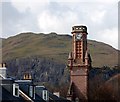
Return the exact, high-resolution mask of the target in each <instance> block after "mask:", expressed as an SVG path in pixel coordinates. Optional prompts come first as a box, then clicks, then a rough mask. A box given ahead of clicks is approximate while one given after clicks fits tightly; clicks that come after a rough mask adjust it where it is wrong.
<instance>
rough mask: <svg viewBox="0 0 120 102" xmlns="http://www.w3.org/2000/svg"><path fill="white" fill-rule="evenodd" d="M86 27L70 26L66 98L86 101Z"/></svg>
mask: <svg viewBox="0 0 120 102" xmlns="http://www.w3.org/2000/svg"><path fill="white" fill-rule="evenodd" d="M87 34H88V33H87V27H86V26H73V27H72V35H73V36H72V52H71V53H69V57H68V67H69V69H70V87H69V90H68V94H67V98H68V99H69V100H72V101H80V102H81V101H82V102H86V101H88V73H89V69H90V67H91V58H90V54H89V53H88V50H87Z"/></svg>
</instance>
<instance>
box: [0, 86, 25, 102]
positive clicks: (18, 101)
mask: <svg viewBox="0 0 120 102" xmlns="http://www.w3.org/2000/svg"><path fill="white" fill-rule="evenodd" d="M0 100H2V102H8V101H9V102H24V99H23V98H22V97H15V96H13V95H12V94H11V93H10V92H9V91H8V90H6V89H5V88H4V87H2V86H1V85H0Z"/></svg>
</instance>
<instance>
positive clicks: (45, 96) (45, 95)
mask: <svg viewBox="0 0 120 102" xmlns="http://www.w3.org/2000/svg"><path fill="white" fill-rule="evenodd" d="M42 96H43V97H42V98H43V99H44V100H46V101H47V100H49V97H48V91H47V90H43V95H42Z"/></svg>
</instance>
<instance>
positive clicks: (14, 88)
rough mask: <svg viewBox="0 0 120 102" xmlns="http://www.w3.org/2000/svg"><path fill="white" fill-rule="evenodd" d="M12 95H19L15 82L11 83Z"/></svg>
mask: <svg viewBox="0 0 120 102" xmlns="http://www.w3.org/2000/svg"><path fill="white" fill-rule="evenodd" d="M13 96H15V97H19V85H18V84H16V83H14V84H13Z"/></svg>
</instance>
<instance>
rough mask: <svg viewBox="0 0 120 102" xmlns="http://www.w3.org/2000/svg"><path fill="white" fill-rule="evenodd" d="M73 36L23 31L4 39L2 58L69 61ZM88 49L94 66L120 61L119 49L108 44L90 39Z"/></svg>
mask: <svg viewBox="0 0 120 102" xmlns="http://www.w3.org/2000/svg"><path fill="white" fill-rule="evenodd" d="M71 38H72V37H71V36H69V35H57V34H56V33H50V34H42V33H40V34H34V33H21V34H19V35H16V36H13V37H9V38H7V39H3V42H2V43H3V44H2V48H3V49H2V52H3V55H2V58H3V61H8V60H11V59H13V58H25V57H31V56H39V57H45V58H48V59H53V60H54V61H57V62H61V63H67V58H68V53H69V52H70V51H71V47H72V46H71V41H72V39H71ZM88 49H89V51H90V53H91V57H92V63H93V66H97V67H101V66H104V65H107V66H115V65H116V64H117V63H118V58H117V56H118V53H117V50H116V49H114V48H113V47H111V46H109V45H107V44H104V43H102V42H97V41H93V40H88Z"/></svg>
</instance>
